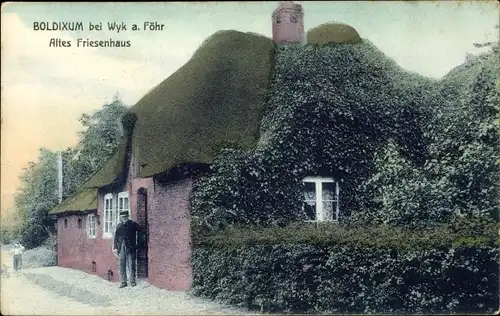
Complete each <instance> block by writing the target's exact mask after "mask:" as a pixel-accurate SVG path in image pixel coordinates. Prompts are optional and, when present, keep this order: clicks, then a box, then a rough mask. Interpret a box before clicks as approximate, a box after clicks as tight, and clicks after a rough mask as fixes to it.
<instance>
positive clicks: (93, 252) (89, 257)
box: [57, 210, 118, 282]
mask: <svg viewBox="0 0 500 316" xmlns="http://www.w3.org/2000/svg"><path fill="white" fill-rule="evenodd" d="M98 213H99V211H98ZM100 213H101V214H100V215H101V221H102V218H103V216H102V210H101V212H100ZM65 219H67V220H68V227H67V228H65V227H64V220H65ZM78 219H81V220H82V228H78ZM57 225H58V227H57V247H58V251H57V265H58V266H60V267H66V268H72V269H78V270H82V271H84V272H87V273H92V274H96V275H98V276H100V277H102V278H105V279H108V271H109V270H111V271H112V272H113V277H112V278H111V279H110V281H114V282H116V281H118V272H117V260H116V257H115V255H114V254H113V252H112V248H111V247H112V239H103V238H102V222H101V225H98V224H96V233H97V236H96V238H90V237H88V236H87V215H69V216H62V217H59V218H58V220H57ZM92 262H95V263H96V271H95V272H93V271H92Z"/></svg>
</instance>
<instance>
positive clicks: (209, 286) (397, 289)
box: [192, 244, 499, 314]
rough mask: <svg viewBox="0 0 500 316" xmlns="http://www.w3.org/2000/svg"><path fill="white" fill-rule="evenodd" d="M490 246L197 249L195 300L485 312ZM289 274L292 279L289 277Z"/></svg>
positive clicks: (287, 308)
mask: <svg viewBox="0 0 500 316" xmlns="http://www.w3.org/2000/svg"><path fill="white" fill-rule="evenodd" d="M498 260H499V251H498V248H490V247H484V248H470V247H458V248H455V249H419V250H411V251H405V252H399V251H397V250H393V249H379V248H374V247H362V246H314V245H304V244H280V245H269V244H267V245H261V244H259V245H255V246H244V247H241V248H238V249H204V248H197V249H195V250H194V252H193V255H192V263H193V270H194V275H193V277H194V279H193V292H194V294H195V295H198V296H201V297H205V298H209V299H216V300H221V301H224V302H227V303H231V304H235V305H241V306H245V307H248V308H251V309H260V310H261V311H263V312H281V313H292V312H293V313H432V314H434V313H457V312H460V313H491V312H493V311H496V310H498V308H499V302H498V297H499V284H498V271H499V265H498V262H499V261H498ZM292 276H293V277H292Z"/></svg>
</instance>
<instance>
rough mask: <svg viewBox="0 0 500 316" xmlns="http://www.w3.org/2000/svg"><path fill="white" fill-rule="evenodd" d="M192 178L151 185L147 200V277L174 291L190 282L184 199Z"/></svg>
mask: <svg viewBox="0 0 500 316" xmlns="http://www.w3.org/2000/svg"><path fill="white" fill-rule="evenodd" d="M191 188H192V181H191V180H189V179H188V180H183V181H178V182H174V183H169V184H167V185H159V184H156V185H155V198H154V200H153V201H152V203H150V207H149V215H148V216H149V218H150V219H154V220H150V221H149V228H150V237H149V281H150V283H151V284H153V285H155V286H157V287H160V288H166V289H169V290H175V291H184V290H188V289H189V288H190V287H191V283H192V270H191V264H190V256H191V235H190V215H189V209H188V199H189V194H190V193H191Z"/></svg>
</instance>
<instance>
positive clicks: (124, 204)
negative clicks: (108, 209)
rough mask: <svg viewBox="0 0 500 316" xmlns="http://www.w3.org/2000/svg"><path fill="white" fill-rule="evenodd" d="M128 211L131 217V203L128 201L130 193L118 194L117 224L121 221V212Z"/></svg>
mask: <svg viewBox="0 0 500 316" xmlns="http://www.w3.org/2000/svg"><path fill="white" fill-rule="evenodd" d="M122 211H127V212H128V215H129V216H130V203H129V200H128V192H120V193H118V212H116V222H117V223H118V221H119V220H120V212H122Z"/></svg>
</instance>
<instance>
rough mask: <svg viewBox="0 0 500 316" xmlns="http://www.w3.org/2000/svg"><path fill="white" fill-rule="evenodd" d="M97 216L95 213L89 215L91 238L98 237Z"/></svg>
mask: <svg viewBox="0 0 500 316" xmlns="http://www.w3.org/2000/svg"><path fill="white" fill-rule="evenodd" d="M96 235H97V234H96V217H95V215H94V214H89V215H88V216H87V236H88V237H89V238H96Z"/></svg>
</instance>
